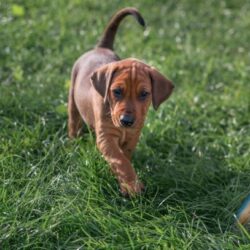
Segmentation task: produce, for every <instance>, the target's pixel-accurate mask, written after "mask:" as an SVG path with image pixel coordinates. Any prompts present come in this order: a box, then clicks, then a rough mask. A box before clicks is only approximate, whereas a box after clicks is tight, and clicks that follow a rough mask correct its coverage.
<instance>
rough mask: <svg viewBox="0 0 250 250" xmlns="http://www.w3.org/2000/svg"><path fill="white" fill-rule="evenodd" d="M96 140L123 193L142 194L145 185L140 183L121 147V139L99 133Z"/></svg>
mask: <svg viewBox="0 0 250 250" xmlns="http://www.w3.org/2000/svg"><path fill="white" fill-rule="evenodd" d="M96 139H97V147H98V149H99V150H100V151H101V153H102V154H103V156H104V158H105V160H106V161H107V162H108V163H109V165H110V167H111V170H112V172H113V173H114V175H115V176H116V178H117V180H118V182H119V184H120V188H121V192H122V193H123V194H129V195H135V194H136V193H140V192H141V190H142V189H143V184H142V183H141V182H140V181H139V179H138V176H137V174H136V172H135V170H134V168H133V167H132V165H131V162H130V161H129V159H128V158H127V157H126V156H125V154H124V152H123V151H122V150H121V148H120V147H119V137H118V136H116V135H114V133H112V134H107V133H98V134H97V138H96Z"/></svg>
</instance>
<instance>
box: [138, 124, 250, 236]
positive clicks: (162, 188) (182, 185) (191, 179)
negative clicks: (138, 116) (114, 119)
mask: <svg viewBox="0 0 250 250" xmlns="http://www.w3.org/2000/svg"><path fill="white" fill-rule="evenodd" d="M145 130H146V131H144V133H143V135H142V138H141V141H140V143H139V145H138V147H137V151H136V152H135V154H134V158H133V163H134V165H135V167H136V168H137V171H138V172H139V173H140V175H141V177H142V179H143V180H144V181H145V184H146V187H147V192H146V196H150V197H152V196H155V198H154V206H155V207H156V209H157V210H158V212H159V213H161V214H162V215H165V214H166V213H168V209H167V208H168V207H169V206H171V207H179V208H180V207H181V208H183V209H184V210H185V211H186V212H187V213H188V215H189V216H191V217H193V218H194V219H195V218H197V219H200V220H202V222H203V223H204V224H205V225H206V227H207V229H208V230H210V231H211V232H214V233H218V232H221V231H220V230H221V229H222V230H227V229H228V228H230V226H231V225H232V223H233V214H234V213H235V211H236V209H237V207H238V205H239V203H240V200H239V197H242V194H244V193H245V192H246V189H248V190H249V189H250V187H249V175H247V174H246V172H247V170H245V171H243V170H239V169H238V170H237V169H233V168H232V167H231V166H230V165H229V163H228V161H227V159H226V156H227V154H228V153H229V152H228V151H229V148H228V146H227V145H225V144H223V142H219V141H213V140H210V141H209V140H208V141H207V142H206V143H204V142H203V143H202V142H198V143H197V142H196V141H195V139H197V138H198V137H196V136H195V135H192V134H190V133H187V134H183V133H182V134H181V135H179V134H178V131H177V132H176V128H168V129H163V131H161V132H159V130H156V131H157V132H150V131H148V129H147V128H146V129H145ZM145 132H146V133H145ZM220 143H221V144H220ZM215 223H216V224H218V223H219V224H220V226H218V227H217V229H215V228H216V227H215ZM217 230H218V231H217Z"/></svg>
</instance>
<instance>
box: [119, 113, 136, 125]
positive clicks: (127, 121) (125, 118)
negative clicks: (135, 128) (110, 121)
mask: <svg viewBox="0 0 250 250" xmlns="http://www.w3.org/2000/svg"><path fill="white" fill-rule="evenodd" d="M134 121H135V119H134V117H133V116H132V115H121V116H120V122H121V124H122V126H124V127H131V126H132V125H133V124H134Z"/></svg>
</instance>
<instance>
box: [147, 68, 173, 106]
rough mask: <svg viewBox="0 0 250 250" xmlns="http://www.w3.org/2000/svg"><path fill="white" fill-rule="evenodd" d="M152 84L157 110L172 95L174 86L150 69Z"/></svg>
mask: <svg viewBox="0 0 250 250" xmlns="http://www.w3.org/2000/svg"><path fill="white" fill-rule="evenodd" d="M149 75H150V78H151V84H152V103H153V107H154V109H155V110H156V109H157V108H158V107H159V106H160V104H161V103H162V102H163V101H165V100H166V99H167V98H168V97H169V96H170V95H171V93H172V91H173V89H174V85H173V84H172V82H171V81H170V80H168V79H167V78H165V77H164V76H163V75H162V74H161V73H160V72H158V71H157V70H155V69H154V68H150V69H149Z"/></svg>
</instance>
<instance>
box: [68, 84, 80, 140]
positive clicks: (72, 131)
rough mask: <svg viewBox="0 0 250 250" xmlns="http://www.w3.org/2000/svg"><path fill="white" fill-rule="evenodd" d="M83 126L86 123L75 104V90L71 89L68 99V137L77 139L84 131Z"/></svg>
mask: <svg viewBox="0 0 250 250" xmlns="http://www.w3.org/2000/svg"><path fill="white" fill-rule="evenodd" d="M83 124H84V122H83V120H82V118H81V115H80V113H79V111H78V109H77V106H76V104H75V100H74V93H73V88H72V87H71V89H70V92H69V98H68V136H69V137H70V138H75V137H77V136H78V135H79V134H80V132H81V130H82V127H83Z"/></svg>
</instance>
